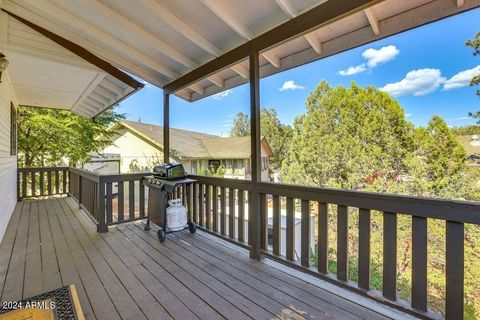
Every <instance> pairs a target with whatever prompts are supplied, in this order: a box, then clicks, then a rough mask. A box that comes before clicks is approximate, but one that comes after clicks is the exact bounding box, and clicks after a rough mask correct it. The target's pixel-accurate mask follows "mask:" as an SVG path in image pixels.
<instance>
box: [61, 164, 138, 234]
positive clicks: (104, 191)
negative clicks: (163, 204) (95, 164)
mask: <svg viewBox="0 0 480 320" xmlns="http://www.w3.org/2000/svg"><path fill="white" fill-rule="evenodd" d="M69 174H70V194H71V195H72V196H73V197H74V198H75V199H76V200H77V201H78V203H79V205H80V207H81V208H82V209H83V210H84V211H86V212H88V213H89V214H90V215H91V216H92V218H94V219H95V221H96V222H97V230H98V231H99V232H106V231H108V226H111V225H115V224H118V223H123V222H129V221H133V220H138V219H144V218H145V217H146V216H145V205H146V198H145V187H144V185H143V184H142V178H143V176H145V175H146V173H132V174H116V175H99V174H95V173H93V172H89V171H85V170H81V169H76V168H70V169H69Z"/></svg>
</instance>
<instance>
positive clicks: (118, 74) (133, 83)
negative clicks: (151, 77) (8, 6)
mask: <svg viewBox="0 0 480 320" xmlns="http://www.w3.org/2000/svg"><path fill="white" fill-rule="evenodd" d="M2 10H3V11H4V12H6V13H7V14H8V15H10V16H11V17H13V18H15V19H16V20H18V21H20V22H22V23H23V24H25V25H27V26H28V27H30V28H32V29H33V30H35V31H37V32H38V33H40V34H42V35H43V36H45V37H46V38H48V39H50V40H52V41H53V42H55V43H56V44H58V45H60V46H62V47H63V48H65V49H67V50H68V51H70V52H72V53H74V54H76V55H77V56H79V57H80V58H82V59H84V60H86V61H88V62H90V63H91V64H93V65H95V66H97V67H98V68H100V69H101V70H103V71H105V72H106V73H108V74H110V75H112V76H113V77H115V78H117V79H118V80H120V81H122V82H123V83H125V84H128V85H129V86H130V87H132V88H134V89H137V88H143V83H141V82H138V81H137V80H135V79H133V78H132V77H130V76H129V75H128V74H126V73H125V72H122V71H121V70H119V69H118V68H116V67H114V66H112V65H111V64H110V63H108V62H107V61H105V60H103V59H101V58H99V57H97V56H96V55H94V54H93V53H91V52H90V51H88V50H86V49H84V48H82V47H80V46H79V45H77V44H75V43H73V42H71V41H69V40H67V39H65V38H62V37H60V36H58V35H56V34H54V33H52V32H50V31H48V30H46V29H43V28H42V27H40V26H37V25H36V24H33V23H31V22H30V21H28V20H25V19H23V18H21V17H19V16H17V15H15V14H14V13H12V12H10V11H7V10H5V9H2Z"/></svg>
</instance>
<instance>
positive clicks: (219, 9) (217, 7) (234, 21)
mask: <svg viewBox="0 0 480 320" xmlns="http://www.w3.org/2000/svg"><path fill="white" fill-rule="evenodd" d="M201 1H202V3H203V4H204V5H205V6H206V7H207V8H208V9H210V11H212V12H213V13H214V14H215V15H216V16H217V17H218V18H220V20H222V21H223V22H224V23H225V24H226V25H227V26H229V27H230V28H231V29H232V30H233V31H235V32H236V33H237V34H238V35H239V36H241V37H242V38H243V39H245V40H248V41H249V40H252V39H253V34H252V33H251V32H250V30H248V28H247V26H245V25H244V24H243V23H242V22H241V21H240V20H238V18H237V17H235V16H234V15H232V14H231V13H230V12H229V10H228V9H227V8H225V5H224V1H222V0H201ZM261 55H262V56H263V57H264V58H265V59H266V60H267V61H268V62H270V63H271V64H272V65H273V66H274V67H275V68H280V59H279V58H278V57H276V56H275V54H274V53H273V52H269V53H268V54H266V53H262V54H261Z"/></svg>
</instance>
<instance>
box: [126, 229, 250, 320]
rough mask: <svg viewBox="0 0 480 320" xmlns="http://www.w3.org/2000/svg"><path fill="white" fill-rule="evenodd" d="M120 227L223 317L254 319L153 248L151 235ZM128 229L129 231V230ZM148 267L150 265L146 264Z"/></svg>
mask: <svg viewBox="0 0 480 320" xmlns="http://www.w3.org/2000/svg"><path fill="white" fill-rule="evenodd" d="M122 227H123V228H121V227H119V229H120V230H122V231H124V234H125V235H126V236H127V237H129V238H130V240H132V242H134V243H135V244H136V245H137V246H138V247H139V248H140V249H142V250H143V251H144V252H145V253H146V254H147V255H149V256H150V257H151V258H152V259H153V260H154V261H155V262H156V263H158V264H160V265H161V266H162V267H163V268H165V270H167V271H168V272H169V273H170V274H172V275H173V276H174V277H175V278H177V279H178V280H179V281H180V282H182V283H183V285H184V286H187V287H188V288H189V289H190V290H192V291H193V292H195V294H196V295H197V296H198V297H199V298H201V299H202V300H204V301H205V302H206V303H207V304H209V305H210V306H211V307H212V308H214V309H215V310H216V311H217V312H219V313H220V314H221V315H222V316H223V317H225V318H227V319H252V318H251V317H249V316H248V315H247V314H245V313H243V312H242V311H241V310H239V309H237V308H236V307H235V306H234V305H232V304H231V303H230V302H228V301H227V300H226V299H225V298H223V297H222V296H221V295H219V294H218V293H216V292H215V291H213V290H212V289H210V288H208V287H207V286H205V285H204V284H203V283H201V282H200V281H199V280H197V279H196V278H195V277H193V276H192V275H191V274H189V273H188V272H186V271H185V270H184V269H183V268H182V267H181V266H179V265H176V264H175V263H173V262H172V261H171V260H170V257H169V256H168V255H163V254H161V253H160V252H159V251H157V250H154V249H153V250H152V248H153V247H152V246H151V245H150V244H149V243H148V241H149V238H150V237H149V236H146V237H145V238H142V234H140V235H138V234H136V233H135V232H134V231H133V230H132V229H130V228H128V225H124V226H122ZM134 228H135V229H136V227H134ZM127 230H128V231H127ZM143 236H145V235H143ZM146 267H147V269H148V266H146Z"/></svg>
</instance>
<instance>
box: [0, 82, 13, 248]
mask: <svg viewBox="0 0 480 320" xmlns="http://www.w3.org/2000/svg"><path fill="white" fill-rule="evenodd" d="M11 102H13V104H14V105H15V106H16V105H17V103H16V99H15V94H14V92H13V88H12V86H11V85H10V79H9V78H8V73H3V75H2V82H1V83H0V241H1V239H3V235H4V234H5V230H6V228H7V225H8V222H9V221H10V217H11V215H12V212H13V209H14V208H15V204H16V203H17V156H16V155H15V156H11V155H10V103H11Z"/></svg>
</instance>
